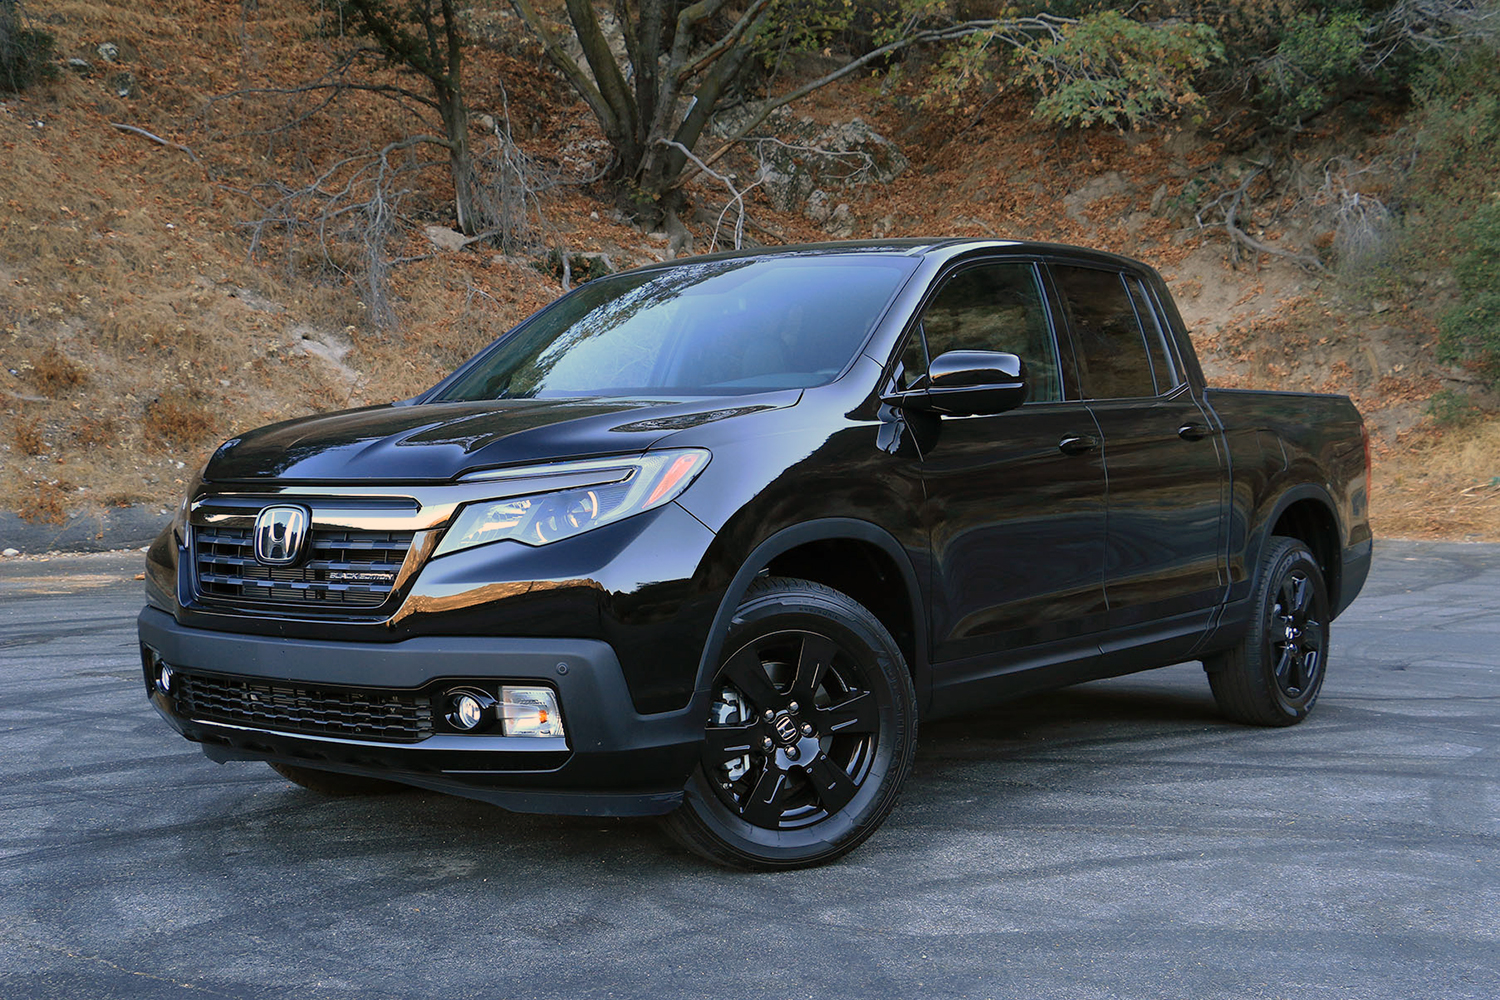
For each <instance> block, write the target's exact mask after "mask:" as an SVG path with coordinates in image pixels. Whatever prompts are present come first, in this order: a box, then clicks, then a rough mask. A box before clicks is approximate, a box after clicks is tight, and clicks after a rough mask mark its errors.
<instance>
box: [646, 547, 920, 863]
mask: <svg viewBox="0 0 1500 1000" xmlns="http://www.w3.org/2000/svg"><path fill="white" fill-rule="evenodd" d="M724 651H725V655H724V657H723V659H722V660H721V661H720V665H719V670H718V673H717V674H716V676H715V678H714V681H713V692H714V694H713V707H712V709H711V710H710V716H709V718H708V719H707V720H705V727H704V741H703V752H702V758H701V760H700V762H699V765H698V767H697V769H696V770H695V771H694V773H693V776H692V778H691V779H690V780H689V782H688V786H687V790H686V797H685V800H684V802H683V805H682V807H681V808H680V809H678V810H677V811H676V812H675V813H673V814H672V815H670V816H668V817H667V818H666V821H665V824H666V828H667V832H668V833H669V834H671V835H672V837H673V838H674V839H676V840H677V841H678V842H679V843H680V844H682V845H683V846H684V847H686V848H688V849H689V850H691V851H693V852H694V853H696V854H699V855H702V856H703V857H705V858H708V859H709V860H711V861H715V862H718V863H720V864H724V865H729V866H732V867H737V868H750V869H761V870H777V869H788V868H804V867H809V866H812V865H819V864H824V863H826V862H829V861H832V860H833V859H835V858H837V857H839V856H841V855H843V854H846V853H848V852H849V851H852V850H853V849H854V848H855V847H857V846H858V845H859V844H860V843H861V842H862V841H864V839H865V838H866V837H868V836H869V835H870V834H871V833H873V832H874V831H875V829H876V828H877V827H878V826H879V825H880V824H881V822H882V821H884V819H885V817H886V816H887V815H888V814H889V813H890V811H891V808H892V807H893V806H894V805H895V804H896V797H897V795H898V793H899V792H900V790H901V786H902V784H904V783H905V781H906V777H907V775H908V774H909V773H910V772H911V766H912V760H913V758H914V756H915V754H916V743H917V739H916V738H917V712H916V693H915V691H914V690H913V688H912V682H911V675H910V674H909V673H908V671H907V667H906V661H905V659H904V658H903V657H902V655H901V650H900V647H898V646H897V645H896V642H895V640H894V639H892V638H891V635H890V633H889V632H888V631H886V629H885V627H884V626H883V625H881V623H880V621H879V620H878V619H877V618H876V617H875V616H874V615H872V614H871V613H870V612H869V611H868V610H866V609H865V608H864V607H863V606H862V605H860V604H859V603H858V602H856V601H855V600H853V599H852V598H850V597H849V596H847V595H845V594H842V593H840V592H838V591H836V590H833V589H831V588H829V587H825V586H822V585H821V584H816V583H811V582H809V581H806V580H795V579H787V578H776V577H770V578H764V579H760V580H757V581H756V582H755V583H754V584H752V585H751V588H750V590H749V592H748V593H747V594H746V596H745V600H744V602H743V603H741V604H740V606H739V608H738V609H737V610H736V612H735V616H734V620H733V622H732V624H731V626H730V630H729V636H728V638H727V640H726V641H725V644H724Z"/></svg>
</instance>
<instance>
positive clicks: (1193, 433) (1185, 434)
mask: <svg viewBox="0 0 1500 1000" xmlns="http://www.w3.org/2000/svg"><path fill="white" fill-rule="evenodd" d="M1208 430H1209V428H1208V425H1207V424H1183V425H1182V426H1181V427H1179V428H1177V436H1178V437H1180V438H1182V439H1183V440H1184V441H1202V440H1203V439H1204V438H1206V437H1208Z"/></svg>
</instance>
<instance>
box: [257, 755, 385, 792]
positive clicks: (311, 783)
mask: <svg viewBox="0 0 1500 1000" xmlns="http://www.w3.org/2000/svg"><path fill="white" fill-rule="evenodd" d="M266 763H268V764H270V765H271V770H273V771H275V772H276V773H277V774H279V775H281V776H282V777H283V778H285V779H286V780H287V781H290V782H291V783H292V784H294V785H301V786H302V787H303V788H306V789H307V790H308V791H310V792H317V793H318V794H319V795H329V796H332V797H334V798H340V799H342V798H351V797H353V796H356V795H393V794H395V793H396V792H409V791H411V786H410V785H403V784H401V783H400V782H397V781H382V780H381V779H379V778H366V777H364V776H363V775H359V774H341V773H339V772H337V771H320V770H318V769H317V768H312V767H298V766H297V765H295V764H283V763H281V762H280V761H276V760H271V761H267V762H266Z"/></svg>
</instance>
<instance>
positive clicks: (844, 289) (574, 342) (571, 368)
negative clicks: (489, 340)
mask: <svg viewBox="0 0 1500 1000" xmlns="http://www.w3.org/2000/svg"><path fill="white" fill-rule="evenodd" d="M915 267H916V261H915V260H914V259H908V258H897V257H879V258H870V257H866V258H863V259H858V260H856V259H854V258H853V257H837V256H827V255H824V256H820V257H798V256H785V257H774V258H768V259H759V260H756V259H749V260H747V259H737V260H720V261H700V262H697V263H689V264H683V265H681V266H678V267H672V268H668V269H664V270H656V271H646V272H641V273H633V274H622V275H618V276H615V277H609V278H600V279H597V280H595V281H591V282H589V283H588V284H586V285H584V286H582V287H581V288H579V289H578V290H577V291H575V292H573V293H572V294H571V295H568V296H566V297H565V298H563V299H561V300H559V301H558V302H557V303H556V304H555V305H554V306H552V308H550V309H548V310H546V311H545V312H543V313H540V314H538V315H537V316H536V317H535V318H534V319H533V320H531V321H529V322H528V323H526V324H525V325H524V326H522V327H521V328H520V329H518V330H516V331H515V332H514V333H512V334H510V335H509V336H507V337H506V338H504V339H503V340H502V341H500V343H499V344H498V345H496V347H495V348H494V349H492V350H491V351H490V352H489V354H488V355H487V356H485V357H484V358H483V359H482V360H481V361H480V362H479V363H478V364H477V365H476V366H475V367H474V368H473V369H471V370H470V371H469V372H467V373H466V374H465V375H464V377H463V378H462V379H460V380H459V381H458V382H456V383H454V384H453V385H452V386H449V387H448V389H447V390H445V391H444V392H443V393H442V394H441V395H440V396H439V397H437V398H439V399H444V400H473V399H512V398H519V397H532V396H624V395H637V394H640V393H642V392H671V393H673V394H682V395H701V394H725V393H745V392H759V391H764V390H767V389H785V388H803V387H807V386H814V385H822V384H823V383H825V382H828V381H830V380H832V379H833V378H834V377H835V376H836V375H838V373H839V372H840V371H842V370H843V369H844V367H845V366H846V365H847V364H848V363H849V362H850V360H851V359H852V358H853V357H854V354H855V352H856V351H858V350H859V349H860V347H861V346H863V344H864V341H865V338H866V336H868V335H869V332H870V330H871V328H872V327H873V326H874V324H875V322H876V321H877V320H878V319H879V318H880V316H881V314H882V313H884V312H885V309H886V306H887V305H889V303H890V301H891V299H892V298H893V297H894V296H895V294H896V292H897V291H898V290H899V289H900V287H901V285H902V283H903V282H905V280H906V278H907V277H908V276H909V275H910V274H911V272H912V271H913V270H914V269H915Z"/></svg>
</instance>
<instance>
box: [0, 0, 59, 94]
mask: <svg viewBox="0 0 1500 1000" xmlns="http://www.w3.org/2000/svg"><path fill="white" fill-rule="evenodd" d="M55 44H56V42H55V40H54V39H53V37H52V35H51V33H50V32H46V31H43V30H42V29H40V28H32V27H28V26H27V24H26V18H25V17H24V15H23V14H22V12H21V6H20V4H19V3H17V2H16V0H0V91H4V90H9V91H19V90H24V89H25V88H27V87H29V86H31V85H32V84H33V83H36V82H37V81H38V80H42V79H45V78H47V77H49V76H51V75H52V73H53V72H54V68H53V65H52V50H53V48H54V46H55Z"/></svg>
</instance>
